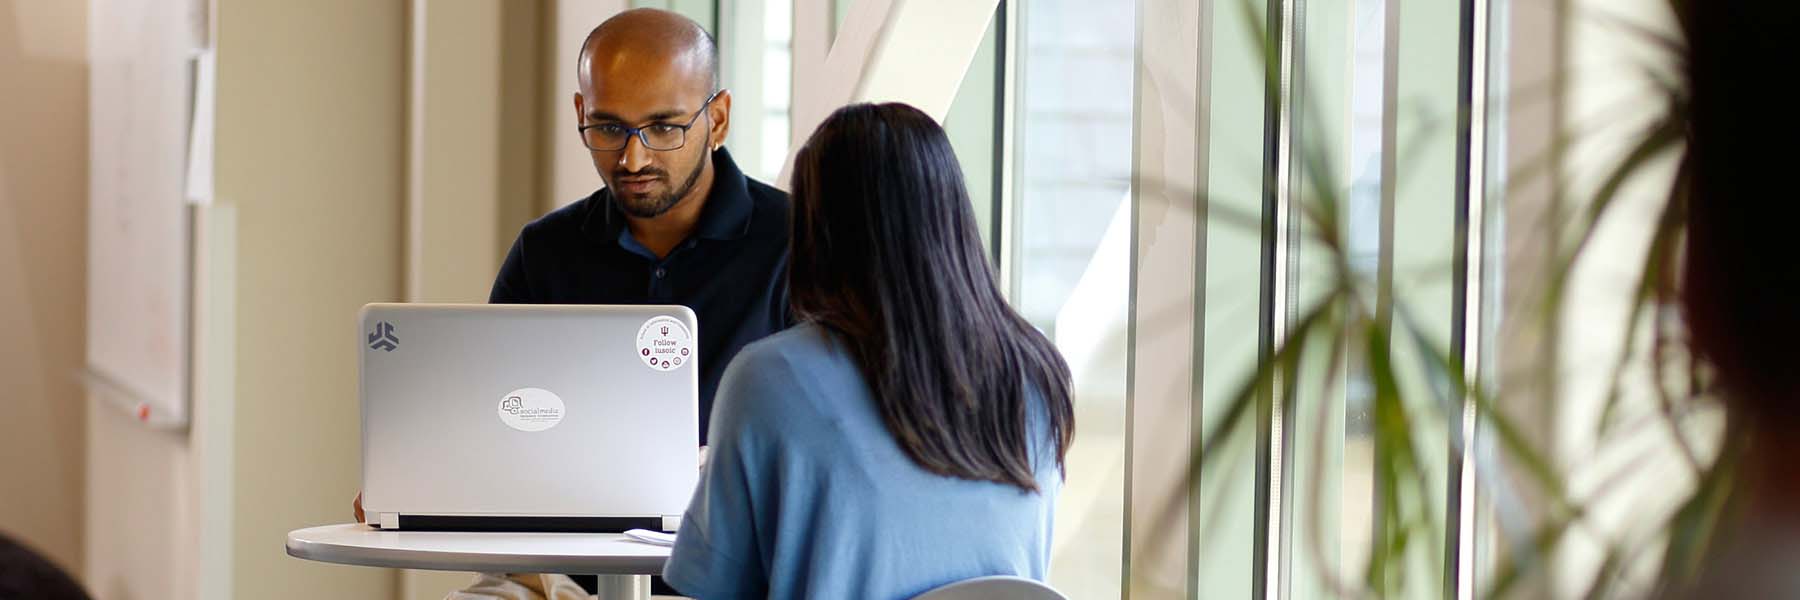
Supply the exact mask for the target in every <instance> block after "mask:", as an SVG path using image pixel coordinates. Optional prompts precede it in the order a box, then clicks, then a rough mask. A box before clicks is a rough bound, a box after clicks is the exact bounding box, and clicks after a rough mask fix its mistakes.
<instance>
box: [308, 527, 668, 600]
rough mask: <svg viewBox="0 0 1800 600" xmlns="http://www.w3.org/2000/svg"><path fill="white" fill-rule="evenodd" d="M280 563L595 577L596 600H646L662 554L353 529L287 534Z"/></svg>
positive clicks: (607, 544) (630, 544) (533, 539)
mask: <svg viewBox="0 0 1800 600" xmlns="http://www.w3.org/2000/svg"><path fill="white" fill-rule="evenodd" d="M287 553H288V556H293V557H295V558H304V559H306V560H316V561H320V562H329V563H338V564H345V565H360V566H365V567H393V568H400V569H426V570H432V571H469V572H475V573H569V574H576V575H597V576H599V579H600V588H599V592H600V594H599V597H600V598H601V600H612V599H632V600H644V599H646V598H649V597H650V576H651V575H653V574H658V573H662V568H663V562H665V561H667V560H668V558H669V549H668V548H666V547H663V546H656V545H652V544H646V543H642V542H638V541H634V540H631V539H628V538H626V537H625V536H624V535H621V534H616V533H501V532H486V531H468V532H464V531H384V530H381V529H375V528H373V527H369V526H368V525H364V524H361V523H347V524H343V525H326V526H323V527H310V528H307V529H296V530H294V531H290V532H288V536H287Z"/></svg>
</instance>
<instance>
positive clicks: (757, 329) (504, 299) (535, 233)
mask: <svg viewBox="0 0 1800 600" xmlns="http://www.w3.org/2000/svg"><path fill="white" fill-rule="evenodd" d="M712 159H713V187H712V190H711V192H710V193H709V194H708V195H707V199H706V205H705V206H704V207H703V208H701V210H700V219H699V221H698V222H697V223H695V227H694V232H693V234H691V235H690V236H689V237H688V239H687V241H684V242H682V243H681V244H679V245H677V246H676V247H675V249H674V250H673V251H671V252H669V255H668V256H667V257H665V258H660V259H659V258H657V257H656V255H655V254H654V253H651V252H650V251H649V250H648V249H646V248H645V247H644V245H643V244H640V243H638V241H637V239H636V238H633V237H632V236H631V230H630V228H628V227H627V226H626V222H625V214H624V213H623V212H620V210H619V208H618V207H617V206H615V205H614V203H613V198H612V194H611V192H609V191H608V190H606V189H605V188H601V189H600V190H599V191H596V192H594V193H593V194H592V195H590V196H588V197H587V198H584V199H582V200H581V201H579V202H576V203H574V204H570V205H568V206H565V207H562V208H560V209H557V210H556V211H554V212H551V213H550V214H547V215H544V216H543V217H541V218H539V219H538V220H536V221H533V222H531V223H530V224H528V225H526V226H525V229H524V230H523V231H521V232H519V237H518V239H517V240H515V241H514V242H513V245H512V250H511V251H509V252H507V254H506V262H505V264H502V265H501V266H500V275H499V276H498V277H497V278H495V280H494V289H493V292H492V293H491V294H490V295H489V296H488V302H490V303H494V304H680V305H682V306H686V307H688V308H690V309H693V311H694V314H695V315H696V316H698V317H699V319H700V356H699V363H698V365H697V366H698V367H699V368H700V440H701V443H705V441H706V431H707V422H708V421H709V420H710V416H711V415H712V404H713V392H714V391H716V390H717V389H718V388H719V376H720V375H721V374H723V373H724V372H725V366H726V365H728V364H730V363H731V359H732V357H733V356H736V355H737V353H738V350H740V349H742V348H743V347H744V346H745V345H746V344H749V343H750V342H754V341H757V340H760V339H762V338H763V337H766V336H768V335H769V334H772V333H775V332H777V331H781V330H782V329H785V328H786V327H787V326H788V323H789V321H790V319H789V317H788V314H789V313H788V298H787V252H788V197H787V194H786V193H784V192H782V191H781V190H778V189H775V188H773V187H770V186H768V185H765V184H763V183H761V182H758V181H754V180H751V179H750V178H748V177H745V176H744V173H743V172H742V171H740V170H738V167H737V163H735V162H732V160H731V154H730V153H728V152H726V151H725V150H723V149H720V150H717V151H715V152H713V155H712Z"/></svg>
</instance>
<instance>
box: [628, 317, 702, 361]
mask: <svg viewBox="0 0 1800 600" xmlns="http://www.w3.org/2000/svg"><path fill="white" fill-rule="evenodd" d="M637 351H638V352H637V359H638V361H639V362H638V364H641V365H647V366H649V367H650V368H652V369H656V370H658V371H673V370H676V369H679V368H681V367H682V365H686V364H688V363H691V362H694V335H693V332H691V331H688V326H687V324H686V323H682V322H681V320H679V319H676V318H675V317H655V318H652V319H650V320H649V321H646V322H644V326H643V327H639V328H638V335H637Z"/></svg>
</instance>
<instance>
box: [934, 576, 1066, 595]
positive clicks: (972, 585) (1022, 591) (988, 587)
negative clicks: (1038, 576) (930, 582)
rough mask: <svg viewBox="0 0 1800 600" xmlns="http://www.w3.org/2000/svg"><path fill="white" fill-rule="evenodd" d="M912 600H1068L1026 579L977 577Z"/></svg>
mask: <svg viewBox="0 0 1800 600" xmlns="http://www.w3.org/2000/svg"><path fill="white" fill-rule="evenodd" d="M913 600H1069V599H1068V597H1067V596H1064V595H1062V594H1061V593H1059V592H1057V591H1056V590H1055V589H1054V588H1051V587H1050V586H1048V585H1044V584H1042V583H1039V582H1037V581H1033V580H1030V579H1026V578H1023V577H1001V576H995V577H976V578H974V579H964V580H962V581H958V582H956V583H951V584H947V585H944V586H941V587H938V588H936V589H933V590H931V591H928V592H925V593H923V594H919V595H918V596H917V597H915V598H913Z"/></svg>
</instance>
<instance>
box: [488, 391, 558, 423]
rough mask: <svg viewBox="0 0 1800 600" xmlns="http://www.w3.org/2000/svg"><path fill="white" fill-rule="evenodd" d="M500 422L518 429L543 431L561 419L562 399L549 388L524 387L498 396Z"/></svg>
mask: <svg viewBox="0 0 1800 600" xmlns="http://www.w3.org/2000/svg"><path fill="white" fill-rule="evenodd" d="M499 413H500V422H502V423H505V424H506V426H507V427H511V428H513V429H517V430H519V431H543V430H545V429H549V428H551V427H555V426H556V424H557V423H561V422H562V420H563V401H562V398H560V397H558V396H557V395H556V394H554V393H551V392H550V390H545V389H539V388H524V389H519V390H513V392H512V393H510V394H507V395H506V396H504V397H502V398H500V408H499Z"/></svg>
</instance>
